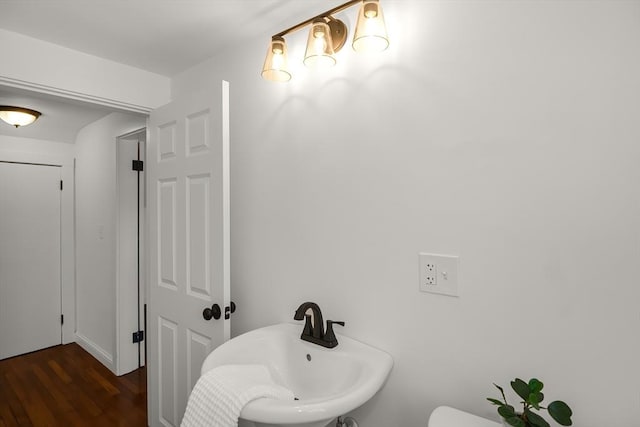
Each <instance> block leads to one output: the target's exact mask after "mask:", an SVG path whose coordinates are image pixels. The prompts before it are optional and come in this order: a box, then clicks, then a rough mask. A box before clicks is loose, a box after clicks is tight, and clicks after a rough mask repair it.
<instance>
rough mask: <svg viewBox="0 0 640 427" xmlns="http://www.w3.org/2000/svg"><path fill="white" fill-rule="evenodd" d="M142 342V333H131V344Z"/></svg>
mask: <svg viewBox="0 0 640 427" xmlns="http://www.w3.org/2000/svg"><path fill="white" fill-rule="evenodd" d="M142 341H144V331H137V332H134V333H133V343H134V344H135V343H137V342H142Z"/></svg>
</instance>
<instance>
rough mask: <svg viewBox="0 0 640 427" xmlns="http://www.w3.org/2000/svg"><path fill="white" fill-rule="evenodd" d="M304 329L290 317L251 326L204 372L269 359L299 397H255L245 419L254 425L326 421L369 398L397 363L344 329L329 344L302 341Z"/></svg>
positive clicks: (296, 426)
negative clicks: (286, 320)
mask: <svg viewBox="0 0 640 427" xmlns="http://www.w3.org/2000/svg"><path fill="white" fill-rule="evenodd" d="M301 333H302V325H301V324H289V323H280V324H277V325H273V326H267V327H265V328H260V329H256V330H253V331H251V332H247V333H246V334H243V335H240V336H238V337H236V338H234V339H232V340H229V341H227V342H226V343H224V344H223V345H221V346H220V347H218V348H217V349H215V350H214V351H213V352H211V354H209V356H207V358H206V359H205V361H204V363H203V365H202V370H201V374H204V373H205V372H207V371H209V370H210V369H213V368H215V367H216V366H221V365H241V364H262V365H265V366H267V367H268V368H269V370H270V372H271V375H272V377H273V379H274V380H275V381H276V382H277V383H278V384H281V385H283V386H285V387H287V388H289V389H290V390H292V391H293V392H294V394H295V396H296V397H297V398H298V399H299V400H296V401H281V400H273V399H257V400H254V401H252V402H249V404H247V405H246V406H245V407H244V409H243V410H242V412H241V414H240V418H241V420H247V421H251V422H253V423H255V425H256V427H281V426H282V427H325V426H327V425H329V424H330V423H331V422H332V421H334V420H335V419H336V418H337V417H339V416H341V415H344V414H346V413H348V412H350V411H352V410H354V409H355V408H357V407H358V406H360V405H362V404H363V403H365V402H366V401H368V400H369V399H371V397H373V395H374V394H376V392H377V391H378V390H380V388H381V387H382V386H383V384H384V382H385V381H386V379H387V377H388V375H389V372H390V371H391V367H392V366H393V359H392V358H391V356H390V355H389V354H387V353H385V352H384V351H381V350H378V349H376V348H373V347H370V346H368V345H366V344H363V343H361V342H359V341H356V340H354V339H351V338H348V337H345V336H343V335H340V334H336V336H337V338H338V342H339V344H338V346H337V347H335V348H332V349H328V348H324V347H321V346H318V345H316V344H311V343H309V342H306V341H302V340H301V339H300V334H301ZM240 425H241V426H242V425H243V424H240ZM244 425H246V424H244Z"/></svg>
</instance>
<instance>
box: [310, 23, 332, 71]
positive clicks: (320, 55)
mask: <svg viewBox="0 0 640 427" xmlns="http://www.w3.org/2000/svg"><path fill="white" fill-rule="evenodd" d="M303 62H304V65H306V66H307V67H309V68H328V67H331V66H333V65H336V58H335V56H334V51H333V40H332V38H331V30H329V25H328V24H327V23H326V22H325V21H324V19H322V20H318V21H315V22H314V23H313V24H312V25H311V30H310V31H309V39H308V40H307V50H306V51H305V53H304V61H303Z"/></svg>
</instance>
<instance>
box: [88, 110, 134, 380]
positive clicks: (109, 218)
mask: <svg viewBox="0 0 640 427" xmlns="http://www.w3.org/2000/svg"><path fill="white" fill-rule="evenodd" d="M145 126H146V120H145V118H144V117H141V116H138V115H129V114H123V113H112V114H110V115H108V116H106V117H104V118H103V119H100V120H98V121H96V122H94V123H92V124H90V125H88V126H86V127H85V128H83V129H82V130H81V131H80V132H79V133H78V137H77V139H76V158H77V162H76V236H77V237H76V245H77V273H76V274H77V275H76V282H77V285H76V286H77V294H76V298H77V304H76V305H77V326H76V336H77V342H78V343H79V344H80V345H81V346H82V347H83V348H85V349H86V350H87V351H89V352H90V353H91V354H92V355H93V356H95V357H96V358H97V359H99V360H100V361H101V362H102V363H103V364H105V365H106V366H107V367H108V368H109V369H111V370H112V371H114V372H116V366H117V360H115V353H116V306H115V301H116V208H117V198H116V138H117V137H118V136H120V135H124V134H126V133H129V132H132V131H134V130H137V129H140V128H143V127H145Z"/></svg>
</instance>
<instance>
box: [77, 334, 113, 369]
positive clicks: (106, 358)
mask: <svg viewBox="0 0 640 427" xmlns="http://www.w3.org/2000/svg"><path fill="white" fill-rule="evenodd" d="M76 342H77V343H78V345H79V346H80V347H82V348H83V349H85V350H86V351H87V352H88V353H89V354H90V355H92V356H93V357H95V358H96V359H98V361H99V362H100V363H102V364H103V365H104V366H106V367H107V368H108V369H109V370H110V371H111V372H113V373H114V374H115V373H116V367H115V363H114V362H113V355H112V354H109V352H107V351H105V350H104V349H103V348H102V347H100V346H99V345H98V344H96V343H94V342H93V341H91V340H90V339H89V338H87V337H85V336H84V335H82V334H79V333H78V332H76Z"/></svg>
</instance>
